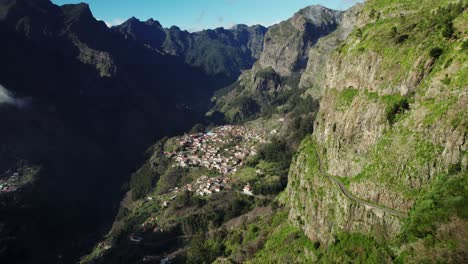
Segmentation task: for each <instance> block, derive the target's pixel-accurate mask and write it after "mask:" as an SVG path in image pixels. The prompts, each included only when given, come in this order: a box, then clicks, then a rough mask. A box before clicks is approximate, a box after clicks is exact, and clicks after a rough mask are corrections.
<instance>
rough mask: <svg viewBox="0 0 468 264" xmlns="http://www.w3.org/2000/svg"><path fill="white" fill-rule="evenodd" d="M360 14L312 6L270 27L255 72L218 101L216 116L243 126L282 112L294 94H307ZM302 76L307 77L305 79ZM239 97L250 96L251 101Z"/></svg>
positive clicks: (243, 76)
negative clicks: (261, 117)
mask: <svg viewBox="0 0 468 264" xmlns="http://www.w3.org/2000/svg"><path fill="white" fill-rule="evenodd" d="M358 10H359V6H357V7H355V8H352V9H350V10H347V11H345V12H342V11H336V10H331V9H328V8H325V7H323V6H319V5H313V6H308V7H306V8H304V9H301V10H300V11H298V12H297V13H296V14H294V16H293V17H291V18H290V19H288V20H286V21H283V22H281V23H279V24H277V25H274V26H271V27H270V28H269V29H268V32H267V33H266V35H265V40H264V47H263V50H262V53H261V55H260V58H259V60H258V61H257V62H256V63H255V64H254V65H253V67H252V69H251V70H248V71H245V72H243V74H242V75H241V76H240V78H239V79H238V82H237V83H235V84H234V85H232V86H231V87H228V88H226V89H225V90H224V93H218V95H217V96H215V97H214V100H215V101H216V106H215V107H214V108H213V111H212V112H216V111H218V112H221V113H223V114H224V115H225V118H226V120H227V121H231V122H239V121H242V120H245V119H249V118H253V117H255V116H258V115H262V114H266V113H272V112H276V111H281V110H279V109H280V108H281V106H282V105H284V103H285V102H286V101H287V100H288V99H289V98H290V97H291V95H293V94H302V93H304V91H305V90H306V89H308V88H310V86H312V85H311V84H312V83H313V81H314V80H315V79H316V78H317V79H318V78H319V77H316V76H318V75H319V72H321V68H322V66H323V65H324V61H326V60H327V58H328V56H329V54H330V53H331V51H332V50H333V49H334V48H336V47H337V46H338V45H339V44H340V43H341V42H342V41H343V40H344V38H346V36H347V34H349V32H350V31H351V29H352V28H353V25H354V21H355V17H356V14H357V12H358ZM306 68H307V69H308V71H305V72H304V70H305V69H306ZM303 73H307V74H308V75H307V77H303V78H304V81H301V76H303ZM299 84H301V85H299ZM299 87H300V88H302V89H299ZM316 94H320V92H318V93H317V92H316ZM315 97H316V98H318V97H319V96H315ZM239 98H248V99H249V100H248V102H249V103H248V104H245V102H246V100H238V99H239Z"/></svg>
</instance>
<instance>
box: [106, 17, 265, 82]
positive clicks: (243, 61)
mask: <svg viewBox="0 0 468 264" xmlns="http://www.w3.org/2000/svg"><path fill="white" fill-rule="evenodd" d="M113 30H114V31H115V32H119V33H121V34H122V35H123V36H124V37H125V38H126V39H133V40H136V41H138V42H140V43H142V44H144V45H146V46H147V47H149V48H151V49H154V50H155V51H159V52H162V53H165V54H171V55H174V56H178V57H181V58H182V59H183V60H184V61H185V62H186V63H187V64H188V65H190V66H193V67H198V68H201V69H203V71H204V72H205V73H206V74H208V75H222V76H226V77H228V78H231V79H232V78H234V79H235V78H236V77H237V76H238V75H239V74H240V72H241V71H242V70H246V69H249V68H250V67H251V66H252V64H253V63H254V62H255V61H256V60H257V59H258V57H259V54H260V51H261V50H262V47H263V39H264V35H265V33H266V30H267V29H266V28H265V27H263V26H261V25H255V26H250V27H249V26H246V25H235V26H234V27H233V28H231V29H224V28H217V29H214V30H211V29H210V30H203V31H199V32H194V33H189V32H187V31H182V30H181V29H180V28H178V27H176V26H173V27H171V28H163V27H162V26H161V24H160V23H159V22H158V21H155V20H153V19H149V20H147V21H144V22H143V21H139V20H138V19H136V18H130V19H129V20H127V21H125V22H124V23H123V24H121V25H119V26H116V27H113Z"/></svg>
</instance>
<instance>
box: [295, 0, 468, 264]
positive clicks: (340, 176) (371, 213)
mask: <svg viewBox="0 0 468 264" xmlns="http://www.w3.org/2000/svg"><path fill="white" fill-rule="evenodd" d="M357 21H359V23H358V25H357V26H356V27H355V29H354V30H353V32H352V33H351V34H350V35H349V37H348V38H347V39H346V40H345V41H344V43H343V44H341V45H340V46H339V47H338V48H337V49H336V50H335V51H333V52H332V53H331V56H330V57H329V59H328V61H327V63H326V71H325V73H324V78H321V83H322V84H323V86H322V89H323V91H322V93H323V96H322V97H321V100H320V110H319V112H318V114H317V118H316V120H315V123H314V132H313V134H312V135H310V137H307V138H306V139H304V141H303V143H302V146H301V147H300V149H299V151H298V153H297V157H296V158H295V160H294V162H293V165H292V166H291V169H290V174H289V180H288V181H289V182H288V188H287V195H286V196H287V197H288V198H287V200H288V202H287V204H288V206H290V208H291V210H290V211H289V219H290V220H291V221H292V222H293V223H294V225H295V226H297V227H299V228H300V229H301V230H303V231H304V233H305V234H306V235H307V237H309V239H311V240H312V241H318V242H319V243H320V244H321V245H324V246H325V247H328V251H329V252H330V254H329V255H328V256H325V257H324V262H327V261H330V260H332V259H333V260H337V261H338V260H339V261H340V262H345V261H347V260H349V259H350V258H356V257H359V258H360V260H361V261H363V262H365V261H364V260H367V261H370V262H380V263H385V262H398V263H423V262H446V263H461V262H465V261H466V259H467V255H466V252H467V251H466V245H464V242H463V239H462V236H459V235H455V233H458V232H460V230H466V224H467V215H466V206H465V205H463V204H464V203H465V202H466V199H467V192H466V190H464V189H463V188H464V187H463V186H466V180H467V178H466V167H467V159H466V158H467V156H466V147H467V146H466V132H467V130H466V128H467V123H466V122H467V111H466V102H467V99H468V98H467V96H466V84H467V83H466V69H467V68H466V67H467V62H468V60H467V53H466V39H465V38H464V36H465V35H466V25H467V23H468V22H467V19H466V4H465V3H463V2H462V1H461V2H458V3H452V2H451V1H426V2H425V4H424V5H423V6H421V5H420V4H419V2H417V1H406V2H405V3H404V4H402V5H400V3H396V2H384V1H375V0H374V1H367V2H366V3H365V5H364V6H363V9H362V11H361V12H360V13H359V15H358V17H357ZM308 68H309V70H310V69H311V68H310V67H308ZM463 201H465V202H463ZM463 232H464V231H463ZM352 241H354V243H359V244H361V246H358V245H356V244H354V245H353V242H352ZM357 241H359V242H357ZM366 244H367V245H366ZM373 245H377V246H373ZM449 245H450V246H449ZM359 248H360V250H363V252H364V251H365V252H370V251H371V250H374V253H373V254H372V255H371V256H368V257H367V258H364V257H363V256H362V255H358V256H356V255H352V254H350V253H348V252H352V251H353V250H358V249H359Z"/></svg>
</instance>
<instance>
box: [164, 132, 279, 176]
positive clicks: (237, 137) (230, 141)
mask: <svg viewBox="0 0 468 264" xmlns="http://www.w3.org/2000/svg"><path fill="white" fill-rule="evenodd" d="M270 133H271V134H274V133H276V131H272V132H270ZM265 142H266V133H265V132H263V131H262V132H260V131H255V130H253V129H249V128H247V127H245V126H234V125H225V126H220V127H217V128H214V129H213V130H211V131H208V132H207V133H198V134H191V135H185V136H183V137H181V138H179V139H178V140H177V143H178V145H179V146H180V151H178V152H165V153H164V154H165V155H166V157H170V158H173V159H174V160H175V161H176V165H177V166H180V167H204V168H207V169H210V170H216V171H218V172H219V173H221V174H223V175H228V174H232V173H235V172H236V171H237V169H238V168H239V167H240V166H242V165H243V164H244V162H245V160H246V159H247V158H248V157H251V156H255V155H256V154H257V150H256V146H257V145H258V144H262V143H265Z"/></svg>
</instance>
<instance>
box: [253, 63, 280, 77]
mask: <svg viewBox="0 0 468 264" xmlns="http://www.w3.org/2000/svg"><path fill="white" fill-rule="evenodd" d="M256 77H258V78H262V79H266V80H272V79H274V78H278V77H279V76H278V75H277V74H276V72H275V70H274V69H273V67H271V66H269V67H267V68H263V69H261V70H259V71H258V72H256Z"/></svg>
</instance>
